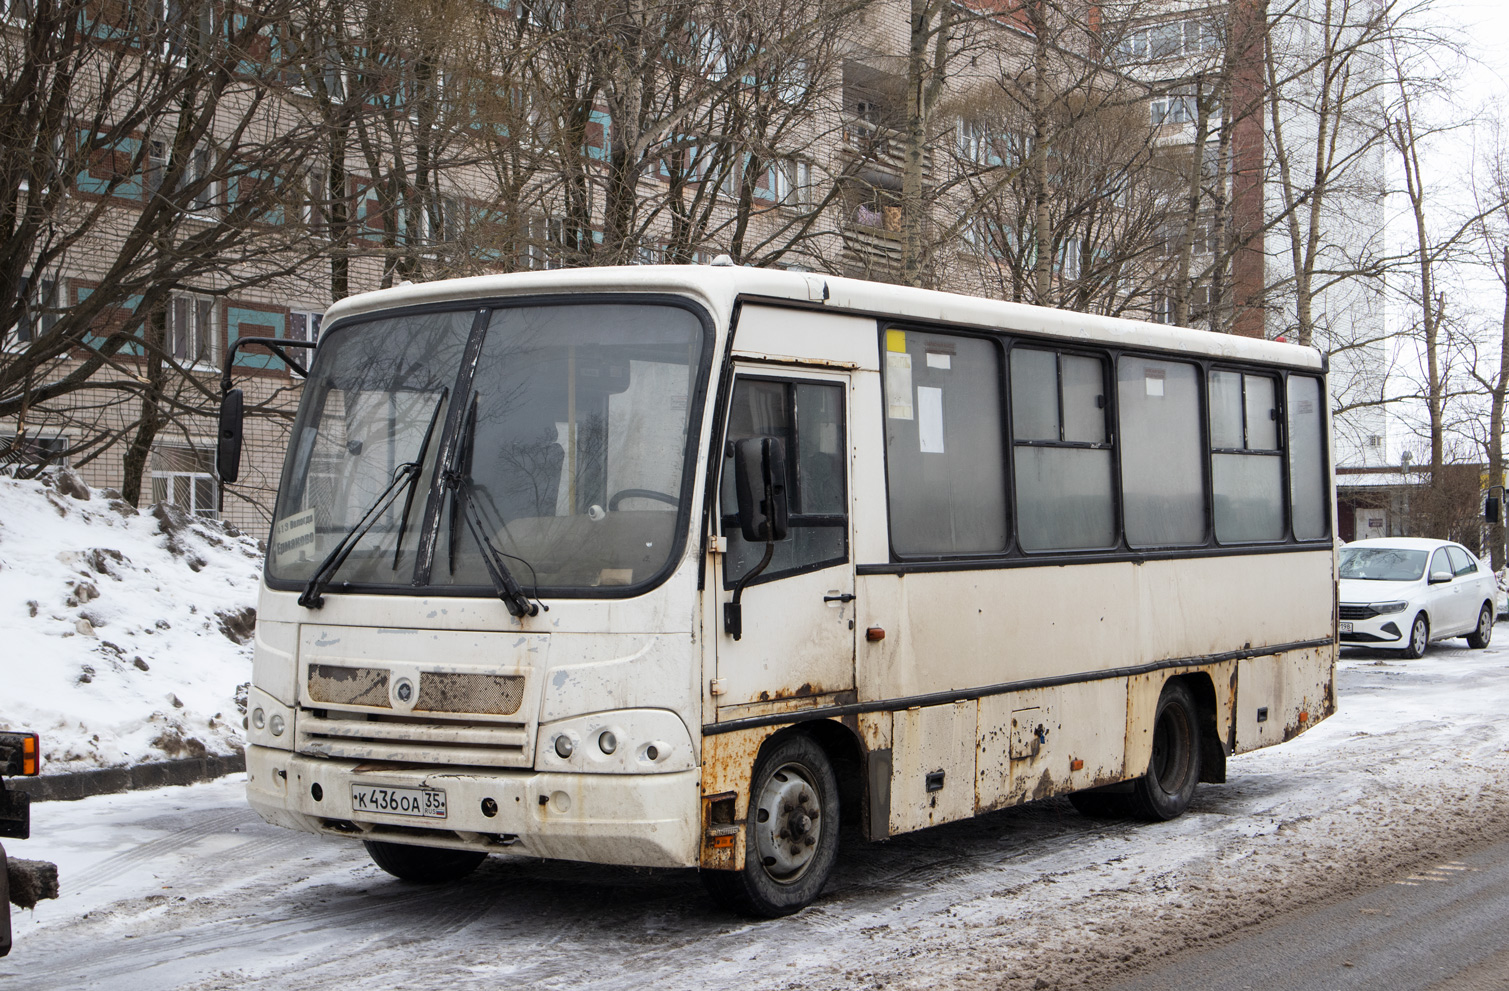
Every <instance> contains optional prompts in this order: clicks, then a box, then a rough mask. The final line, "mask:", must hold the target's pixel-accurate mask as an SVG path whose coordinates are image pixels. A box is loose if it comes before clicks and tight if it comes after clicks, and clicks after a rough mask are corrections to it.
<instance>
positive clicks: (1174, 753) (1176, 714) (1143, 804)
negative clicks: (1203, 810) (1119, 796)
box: [1127, 681, 1200, 822]
mask: <svg viewBox="0 0 1509 991" xmlns="http://www.w3.org/2000/svg"><path fill="white" fill-rule="evenodd" d="M1199 781H1200V724H1199V715H1198V713H1197V712H1196V710H1195V698H1194V696H1193V695H1191V694H1190V692H1189V689H1188V688H1187V687H1186V686H1185V685H1184V683H1183V682H1182V681H1170V682H1169V683H1168V684H1166V685H1164V686H1163V694H1162V695H1160V696H1159V697H1158V709H1157V712H1156V714H1155V715H1154V717H1153V755H1152V758H1151V759H1150V760H1149V761H1148V768H1147V773H1146V774H1144V775H1143V776H1142V777H1140V778H1138V779H1137V781H1136V783H1135V784H1134V785H1133V787H1132V793H1131V795H1129V796H1127V797H1128V798H1129V799H1131V802H1130V803H1129V804H1130V805H1131V809H1132V811H1133V813H1134V814H1136V815H1137V816H1138V817H1139V818H1143V819H1148V820H1152V821H1154V822H1156V821H1160V820H1165V819H1173V818H1176V817H1178V816H1180V815H1182V814H1183V813H1184V810H1185V809H1187V808H1189V803H1190V801H1191V800H1192V799H1193V798H1194V797H1195V785H1196V784H1198V783H1199Z"/></svg>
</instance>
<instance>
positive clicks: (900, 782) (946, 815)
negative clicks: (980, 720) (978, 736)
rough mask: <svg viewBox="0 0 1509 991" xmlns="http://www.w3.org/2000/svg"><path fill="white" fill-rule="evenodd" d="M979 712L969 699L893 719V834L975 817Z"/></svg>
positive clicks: (908, 710)
mask: <svg viewBox="0 0 1509 991" xmlns="http://www.w3.org/2000/svg"><path fill="white" fill-rule="evenodd" d="M977 711H978V705H977V704H976V702H975V701H974V700H973V699H971V700H969V701H965V702H955V703H952V704H950V705H931V706H927V707H925V708H916V709H907V710H905V711H903V712H898V713H896V714H895V716H894V717H893V720H894V722H893V724H892V730H891V738H892V744H891V746H892V750H891V794H890V803H891V817H890V831H891V833H892V834H893V835H894V834H896V833H906V832H910V831H911V830H914V829H924V828H926V827H928V826H936V825H938V824H939V823H944V822H953V821H954V820H956V819H968V818H969V817H970V816H972V815H974V814H975V789H974V777H975V727H976V724H977V722H976V720H977V717H976V713H977Z"/></svg>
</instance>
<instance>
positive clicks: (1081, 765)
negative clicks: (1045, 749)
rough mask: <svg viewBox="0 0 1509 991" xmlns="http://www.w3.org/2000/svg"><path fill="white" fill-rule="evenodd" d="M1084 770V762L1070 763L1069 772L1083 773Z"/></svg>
mask: <svg viewBox="0 0 1509 991" xmlns="http://www.w3.org/2000/svg"><path fill="white" fill-rule="evenodd" d="M1084 769H1085V762H1084V761H1082V760H1071V761H1070V762H1069V770H1071V771H1083V770H1084Z"/></svg>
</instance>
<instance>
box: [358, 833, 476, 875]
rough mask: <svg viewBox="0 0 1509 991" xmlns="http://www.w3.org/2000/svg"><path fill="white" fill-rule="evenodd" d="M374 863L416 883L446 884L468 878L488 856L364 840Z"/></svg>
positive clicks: (469, 851)
mask: <svg viewBox="0 0 1509 991" xmlns="http://www.w3.org/2000/svg"><path fill="white" fill-rule="evenodd" d="M362 845H363V846H365V847H366V848H367V855H368V856H370V857H371V858H372V862H373V863H374V864H376V865H377V866H378V867H381V868H382V869H383V870H385V871H387V872H388V873H389V874H392V875H393V876H394V877H396V878H398V879H399V880H402V881H413V882H414V883H416V884H444V883H445V882H446V881H456V880H460V879H461V878H463V877H466V876H467V875H468V874H470V873H471V872H472V871H474V870H476V869H477V865H478V864H480V863H482V861H484V860H486V859H487V854H485V853H477V852H474V851H472V850H442V849H439V848H436V847H428V846H409V845H408V844H405V843H384V842H382V841H381V840H366V841H364V842H363V843H362Z"/></svg>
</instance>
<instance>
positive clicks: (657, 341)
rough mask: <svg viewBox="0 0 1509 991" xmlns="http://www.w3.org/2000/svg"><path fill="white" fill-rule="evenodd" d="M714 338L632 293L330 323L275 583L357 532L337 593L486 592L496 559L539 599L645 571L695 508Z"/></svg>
mask: <svg viewBox="0 0 1509 991" xmlns="http://www.w3.org/2000/svg"><path fill="white" fill-rule="evenodd" d="M479 312H480V315H479ZM704 337H705V334H704V330H703V326H702V322H701V321H700V320H699V319H698V317H697V316H696V315H695V314H694V313H693V312H692V311H691V310H689V309H686V308H683V307H679V306H674V305H670V304H659V303H619V302H615V303H570V304H561V305H528V306H511V307H499V308H497V309H492V310H488V311H479V309H478V308H477V307H470V308H467V309H457V310H453V311H448V312H440V313H433V312H432V313H422V314H413V315H397V316H388V317H381V318H377V319H372V320H367V321H364V322H353V323H347V324H345V325H343V326H339V327H336V328H334V329H332V330H331V331H329V332H328V333H327V335H326V338H325V339H324V340H322V341H321V343H320V350H319V354H318V356H317V358H316V361H315V365H314V367H313V368H312V369H311V373H310V376H309V384H308V385H307V386H306V392H305V396H304V400H303V404H302V406H301V407H300V411H299V416H298V419H297V421H296V422H295V425H294V436H293V439H292V443H291V444H290V449H289V456H288V462H287V464H286V466H285V468H284V477H283V483H282V485H281V487H280V490H279V498H278V506H277V511H276V516H275V521H274V525H273V537H272V542H271V546H270V547H269V549H268V577H269V578H270V579H271V580H273V581H282V582H304V581H308V580H309V579H310V577H311V576H313V575H314V574H315V572H316V570H317V569H319V568H320V566H321V564H322V563H323V562H326V559H327V557H330V556H331V552H332V550H333V549H335V548H337V547H339V546H340V545H341V543H342V542H343V541H345V542H346V543H347V544H348V545H349V547H348V548H347V549H346V550H344V551H342V552H343V553H346V555H347V556H346V557H345V559H344V560H343V561H342V562H341V563H340V565H339V567H338V568H335V569H334V571H333V572H331V571H330V570H329V566H328V565H327V568H326V572H327V575H328V580H327V582H326V583H325V584H326V587H329V588H336V589H339V588H341V587H342V586H356V587H373V586H377V587H379V588H380V587H381V586H396V587H400V588H401V589H402V590H404V591H414V592H418V593H423V592H426V591H430V592H433V591H451V592H457V593H460V592H463V591H465V592H468V593H470V592H473V591H475V592H477V593H478V594H490V592H491V589H492V588H493V586H494V585H495V584H496V583H495V582H494V581H492V580H491V578H490V574H489V565H490V564H491V565H492V566H493V567H496V566H497V565H498V564H499V563H501V564H503V565H506V569H507V571H508V572H510V573H511V574H512V577H513V579H514V580H515V581H517V582H518V584H519V585H520V586H522V587H523V589H524V590H526V591H527V592H528V594H529V595H532V596H533V595H549V594H552V593H557V594H562V593H563V594H592V593H591V592H590V591H587V590H592V589H601V590H603V591H604V592H606V591H607V590H609V589H613V588H621V589H625V590H626V588H627V587H628V586H637V585H642V584H643V583H645V582H647V581H650V580H651V579H653V578H655V577H656V576H658V575H660V574H662V573H663V572H664V571H665V570H666V568H667V566H668V565H669V564H670V561H671V554H672V552H673V551H674V549H675V548H676V547H677V546H679V544H680V541H679V540H678V539H677V538H678V535H679V534H680V532H681V530H683V529H685V526H684V524H685V522H686V519H687V514H688V511H689V510H688V507H687V505H686V502H687V499H688V494H687V493H686V491H685V489H686V488H688V486H686V485H684V484H683V482H684V481H685V480H687V479H688V478H689V477H690V476H689V472H690V468H689V466H688V464H689V462H688V459H689V457H690V455H691V453H692V452H691V444H690V440H691V437H692V435H693V432H694V426H695V424H694V422H693V419H692V417H693V414H694V412H695V410H696V408H697V406H696V403H695V402H694V399H695V396H696V395H697V394H698V392H699V388H698V387H699V383H700V382H701V379H702V376H703V375H704V374H705V371H706V369H705V367H704V366H705V360H706V359H705V354H704V352H705V341H704ZM395 481H396V482H397V487H396V489H393V486H394V484H395ZM390 489H392V491H390ZM374 514H375V518H374ZM364 526H365V527H366V529H365V530H364V529H363V527H364ZM484 544H486V545H488V546H487V547H484ZM337 556H338V555H337ZM393 590H395V591H396V590H398V589H397V588H395V589H393Z"/></svg>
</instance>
